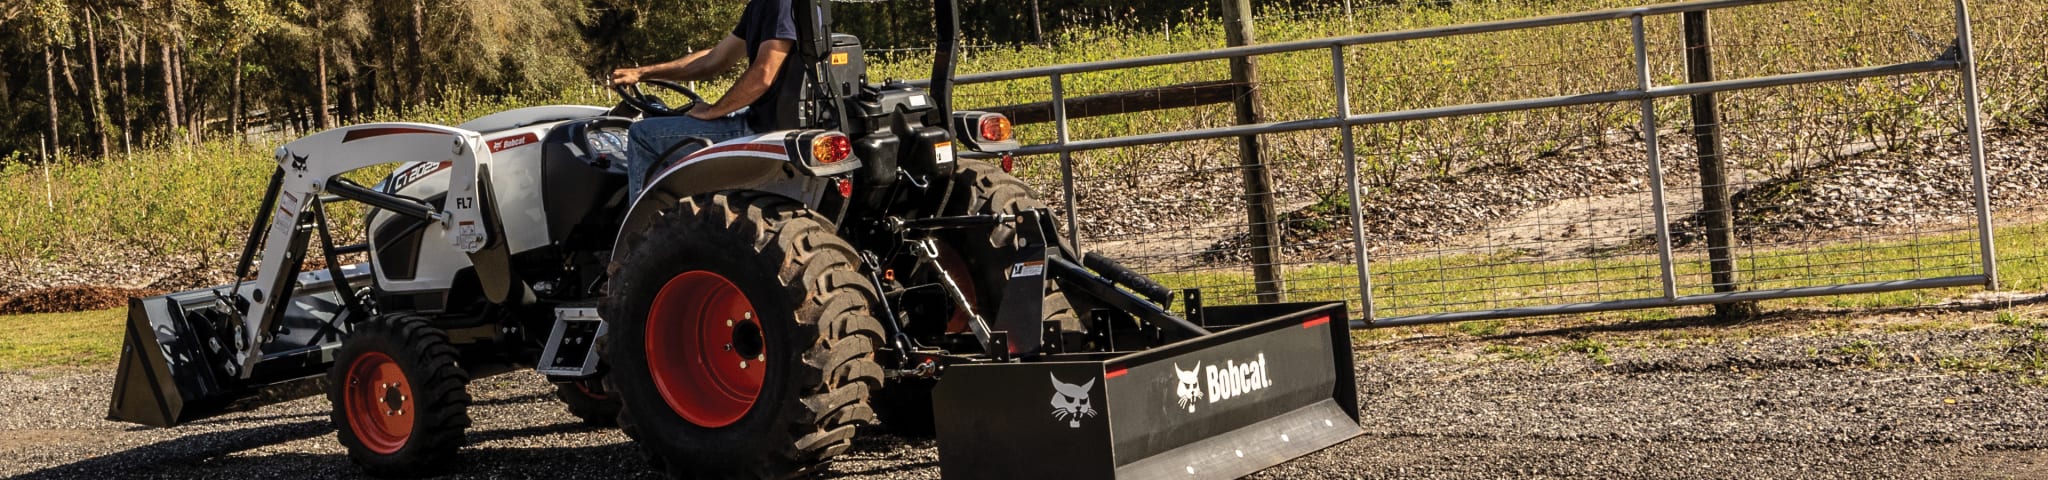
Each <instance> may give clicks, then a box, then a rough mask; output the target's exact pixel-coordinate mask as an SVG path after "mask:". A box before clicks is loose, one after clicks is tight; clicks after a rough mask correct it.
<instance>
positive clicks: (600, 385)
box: [555, 380, 619, 427]
mask: <svg viewBox="0 0 2048 480" xmlns="http://www.w3.org/2000/svg"><path fill="white" fill-rule="evenodd" d="M555 398H556V399H558V400H561V401H562V405H563V409H564V410H568V412H569V414H570V415H575V416H576V418H578V419H582V420H583V424H584V425H589V426H593V427H616V426H618V425H619V399H618V397H615V396H612V395H611V393H610V392H609V391H607V390H605V389H604V382H603V381H601V380H575V381H570V382H563V383H557V384H555Z"/></svg>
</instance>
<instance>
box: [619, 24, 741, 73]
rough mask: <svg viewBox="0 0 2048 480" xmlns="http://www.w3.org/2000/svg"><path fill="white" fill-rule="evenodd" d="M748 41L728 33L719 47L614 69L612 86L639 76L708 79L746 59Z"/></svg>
mask: <svg viewBox="0 0 2048 480" xmlns="http://www.w3.org/2000/svg"><path fill="white" fill-rule="evenodd" d="M746 47H747V44H746V42H745V41H742V40H740V38H739V37H735V36H732V35H726V36H725V39H724V40H720V41H719V42H718V45H717V46H714V47H711V49H710V50H698V51H696V52H694V53H691V54H689V55H684V56H683V58H678V59H675V60H672V61H669V62H667V63H661V64H656V65H648V66H645V67H636V68H621V69H618V70H613V71H612V84H613V85H632V84H635V83H639V82H640V79H643V78H646V79H654V80H668V81H672V82H687V81H691V80H705V79H709V78H711V77H715V76H718V74H720V73H724V72H725V71H726V70H727V69H731V68H732V66H733V64H737V63H739V61H740V59H742V58H746V52H747V48H746Z"/></svg>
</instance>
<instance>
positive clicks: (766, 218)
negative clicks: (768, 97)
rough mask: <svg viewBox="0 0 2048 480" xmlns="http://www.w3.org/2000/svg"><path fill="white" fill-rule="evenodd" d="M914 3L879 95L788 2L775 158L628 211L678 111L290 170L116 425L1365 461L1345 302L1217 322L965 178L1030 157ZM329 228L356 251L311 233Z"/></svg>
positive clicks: (1109, 461) (778, 459)
mask: <svg viewBox="0 0 2048 480" xmlns="http://www.w3.org/2000/svg"><path fill="white" fill-rule="evenodd" d="M933 6H934V8H933V12H934V14H935V17H934V18H935V20H936V22H935V23H936V25H937V27H938V32H937V33H938V35H937V38H939V49H938V52H939V54H938V55H937V60H936V61H935V64H934V69H933V76H932V83H931V86H930V88H929V89H925V88H918V87H914V86H911V85H908V84H906V83H902V82H894V81H889V82H881V83H873V82H870V81H869V79H868V78H867V72H866V69H865V65H864V60H863V57H864V55H863V52H862V48H861V46H860V42H859V40H858V39H856V38H853V37H851V36H848V35H842V34H833V33H830V25H831V8H830V7H831V5H830V3H828V2H824V1H816V0H798V1H797V8H796V9H795V12H794V13H795V17H796V20H797V24H798V25H800V26H803V27H801V28H799V37H800V38H799V40H798V42H797V48H796V49H795V52H794V53H793V55H791V57H792V58H793V60H791V63H790V64H788V67H787V68H794V69H796V70H794V71H795V72H797V75H796V76H797V77H800V78H797V79H795V80H792V81H796V82H799V83H797V84H796V85H799V86H800V87H801V88H785V89H782V90H784V91H783V92H780V93H779V94H783V95H787V96H788V97H787V100H788V101H787V102H785V103H784V104H786V105H792V106H794V107H793V108H792V109H791V110H790V111H787V112H775V113H776V114H778V115H781V116H780V117H778V120H777V128H776V129H773V130H770V131H765V132H761V133H757V134H753V135H749V136H745V137H741V138H736V139H732V140H728V141H724V142H712V141H709V140H702V139H694V140H693V139H686V140H685V141H684V142H682V144H681V145H677V146H676V147H675V148H674V149H672V150H670V151H669V152H668V153H667V154H665V155H664V157H665V158H664V161H663V162H661V163H659V164H657V165H656V166H655V167H654V170H653V171H652V172H651V173H650V175H649V177H648V181H647V185H646V187H645V188H644V189H642V190H641V191H639V192H628V191H626V189H625V181H624V180H625V179H624V176H623V173H624V166H623V164H624V162H625V158H626V157H625V155H624V153H625V152H626V151H627V148H629V146H630V145H632V142H631V141H630V136H631V133H632V127H633V125H635V124H636V122H641V121H646V120H649V119H657V118H661V117H664V116H671V115H678V114H680V113H681V112H685V111H688V109H687V108H670V107H669V106H668V104H666V103H664V102H663V101H662V99H661V98H660V97H658V96H656V95H653V94H650V93H648V92H643V91H641V90H639V88H638V86H634V87H630V88H629V87H620V88H616V90H617V92H618V93H619V95H620V97H621V102H620V104H619V105H616V106H613V107H610V108H605V107H587V106H549V107H534V108H525V109H518V110H512V111H507V112H501V113H498V114H493V115H489V116H486V117H483V118H479V119H476V120H472V121H470V122H467V123H464V124H461V125H457V126H452V127H450V126H440V125H427V124H415V123H384V124H366V125H355V126H349V127H343V128H339V129H335V130H330V131H327V132H321V133H318V134H315V135H311V136H308V137H305V138H302V139H299V140H296V141H293V142H290V143H288V144H286V145H285V146H284V147H283V148H280V149H279V150H278V151H277V154H276V156H275V160H276V161H277V163H278V168H277V170H276V171H275V172H274V173H273V176H272V179H271V182H270V184H269V186H268V188H267V189H266V192H265V193H264V196H263V197H262V202H261V206H260V208H259V210H258V212H257V215H256V219H255V221H254V222H253V224H252V226H251V228H250V230H249V233H248V238H247V243H246V246H245V248H244V250H243V252H242V255H241V258H240V261H239V264H238V268H237V271H236V278H237V279H238V281H236V282H235V283H232V284H228V285H222V286H218V287H213V288H206V289H200V290H193V291H187V292H178V293H173V294H169V295H162V296H156V297H149V298H141V299H135V300H133V301H132V302H131V304H130V309H129V324H128V329H127V332H126V342H125V343H126V345H125V346H124V348H123V350H122V354H121V364H120V371H119V374H118V376H117V380H116V385H115V387H114V391H113V401H112V404H111V406H110V409H109V416H110V417H111V418H114V419H118V420H123V421H129V422H134V423H140V424H144V425H151V426H158V427H174V426H177V425H180V424H185V423H189V422H192V421H194V420H198V419H202V418H207V417H211V416H216V415H221V414H224V413H227V412H233V411H238V410H244V409H248V408H254V407H258V406H262V405H267V404H273V403H277V402H281V401H286V400H291V399H295V398H302V397H305V396H311V395H316V394H322V393H324V394H325V395H326V397H327V399H328V400H329V402H330V403H331V404H332V407H333V417H334V422H335V425H336V427H337V428H336V430H337V439H338V440H339V441H340V442H341V443H342V444H343V445H344V446H346V447H347V449H348V452H349V457H350V459H351V460H352V461H354V462H355V463H357V464H358V465H361V466H362V467H363V468H364V469H365V470H367V471H368V472H370V473H372V474H379V475H417V474H423V473H433V472H436V471H438V470H440V469H443V468H446V467H447V466H448V465H450V464H452V463H453V462H449V461H448V460H449V459H450V457H451V456H453V455H456V454H457V453H458V451H459V449H460V447H461V446H462V444H463V443H465V442H466V440H465V434H466V431H467V429H468V427H469V424H470V418H469V416H468V407H469V402H470V398H469V396H468V393H467V391H466V384H467V382H468V381H470V380H471V379H474V378H480V377H483V376H487V375H493V374H497V373H503V372H509V371H515V370H517V369H527V368H530V369H534V370H536V371H538V372H539V373H540V374H542V375H544V376H545V377H546V378H547V379H548V380H549V381H550V382H553V383H555V384H556V385H557V392H558V397H559V398H560V399H561V400H562V401H563V402H564V403H565V404H566V405H567V408H568V410H569V412H571V413H572V414H575V415H576V416H578V417H579V418H581V419H583V420H584V421H586V422H589V423H592V424H597V425H617V426H618V427H620V428H622V429H623V430H624V431H625V433H626V434H627V435H628V436H630V437H632V438H633V439H634V440H635V443H636V444H638V445H639V446H640V448H641V449H642V450H643V451H645V452H646V453H647V454H648V458H649V459H650V466H651V467H652V468H655V469H658V470H661V471H663V472H665V473H666V474H668V475H670V476H675V477H696V478H788V477H793V476H801V475H805V474H810V473H814V472H817V471H819V468H820V467H822V466H823V465H825V464H826V462H828V461H830V459H831V458H832V457H834V456H836V455H838V454H839V453H841V452H844V451H845V450H846V449H848V448H849V447H850V446H851V445H852V444H853V442H854V441H855V440H854V439H855V437H856V436H857V435H858V434H859V433H860V432H863V431H865V430H859V427H862V426H865V425H869V424H877V423H879V424H880V425H881V426H882V427H884V428H888V429H891V430H894V431H897V432H899V433H904V434H911V435H917V434H936V435H937V436H938V440H939V449H940V454H941V460H940V467H941V470H942V472H943V474H944V475H946V476H949V477H956V478H1020V479H1021V478H1163V477H1167V476H1172V477H1176V478H1180V477H1186V478H1233V477H1237V476H1242V475H1245V474H1249V473H1252V472H1256V471H1258V470H1260V469H1263V468H1266V467H1269V466H1272V465H1276V464H1279V463H1282V462H1285V461H1288V460H1290V459H1293V458H1297V457H1299V456H1302V455H1306V454H1308V453H1311V452H1314V451H1316V450H1319V449H1322V448H1325V447H1328V446H1330V445H1334V444H1336V443H1339V442H1342V441H1345V440H1347V439H1350V438H1352V437H1355V436H1357V435H1358V434H1360V433H1361V431H1362V430H1361V429H1360V427H1359V425H1358V410H1357V409H1358V401H1357V392H1356V382H1355V380H1354V379H1353V378H1352V375H1353V373H1352V358H1351V349H1350V343H1349V336H1348V331H1347V329H1346V326H1347V325H1348V324H1349V322H1348V319H1347V318H1346V316H1345V315H1346V313H1345V312H1346V311H1345V307H1344V305H1343V304H1341V303H1327V304H1269V305H1250V306H1219V307H1204V306H1203V305H1202V304H1201V295H1200V293H1201V292H1200V291H1198V290H1184V291H1179V292H1176V291H1173V290H1171V289H1169V288H1167V287H1165V286H1163V285H1160V284H1158V283H1156V282H1154V281H1152V280H1151V279H1149V278H1147V277H1145V276H1143V275H1140V274H1138V273H1136V272H1134V271H1132V270H1130V269H1128V268H1125V267H1124V266H1122V265H1120V264H1118V263H1117V262H1116V261H1114V260H1112V259H1109V258H1105V257H1102V256H1100V255H1098V254H1094V253H1084V252H1080V251H1077V250H1076V249H1074V248H1072V246H1070V245H1066V244H1065V242H1062V241H1061V240H1060V238H1061V236H1060V235H1059V234H1058V232H1057V231H1056V227H1055V222H1054V221H1053V217H1052V215H1053V213H1052V210H1051V209H1049V208H1047V207H1046V206H1045V205H1044V204H1043V203H1042V202H1040V201H1039V200H1037V199H1035V198H1033V196H1032V194H1031V191H1030V189H1029V188H1028V187H1027V186H1026V184H1025V183H1024V182H1022V181H1021V180H1018V179H1017V178H1015V177H1013V176H1011V175H1010V174H1009V172H1008V171H1007V169H1006V168H1002V167H999V166H998V165H999V164H996V163H990V162H984V161H981V160H976V159H971V158H968V157H976V158H989V157H1002V156H1003V155H1005V153H1004V152H1007V151H1009V150H1012V149H1015V148H1017V146H1018V144H1017V141H1016V140H1015V139H1014V138H1012V132H1011V129H1010V124H1009V120H1008V119H1007V118H1004V117H1003V116H1001V115H997V114H991V113H984V112H974V111H955V110H954V109H953V107H952V102H951V97H952V86H951V78H952V70H953V64H954V58H955V55H954V54H955V52H956V50H957V38H958V6H957V5H956V4H955V3H954V1H953V0H936V1H934V2H933ZM643 83H645V84H647V85H651V86H655V87H659V88H663V89H667V90H672V91H674V92H676V93H680V94H682V95H683V96H684V97H688V98H690V99H692V101H701V100H700V99H698V98H697V96H696V94H695V93H694V92H691V91H690V90H689V89H688V88H686V87H684V86H682V85H676V84H672V83H665V82H643ZM1004 160H1005V161H1003V162H1001V165H1008V164H1010V161H1009V159H1008V158H1004ZM392 164H395V166H390V165H392ZM386 166H389V167H388V168H390V170H389V172H390V173H389V174H388V175H385V176H384V177H383V180H382V181H380V182H377V183H375V184H374V185H367V186H366V185H362V184H358V183H356V182H354V181H351V180H349V177H348V176H344V174H348V173H351V172H357V171H361V170H364V169H371V168H387V167H386ZM357 178H360V177H357ZM345 203H359V204H362V205H364V206H365V207H366V209H367V211H368V213H367V214H366V215H364V220H363V222H362V223H363V224H362V225H360V226H357V225H332V224H330V221H329V220H330V217H331V216H330V215H329V213H328V210H329V208H330V207H337V208H338V206H340V205H342V204H345ZM341 228H350V229H354V228H360V229H361V230H359V231H360V232H361V233H362V235H361V237H362V238H364V239H365V241H363V242H361V243H358V244H353V245H339V244H337V241H336V238H337V235H336V233H335V232H336V231H337V230H338V229H341ZM350 231H357V230H350ZM315 247H317V248H315ZM309 260H318V261H314V262H309ZM351 262H353V263H351ZM306 265H320V267H319V268H303V267H304V266H306ZM1176 297H1178V298H1176ZM1176 300H1177V301H1178V308H1177V311H1176V308H1175V307H1174V305H1175V304H1176Z"/></svg>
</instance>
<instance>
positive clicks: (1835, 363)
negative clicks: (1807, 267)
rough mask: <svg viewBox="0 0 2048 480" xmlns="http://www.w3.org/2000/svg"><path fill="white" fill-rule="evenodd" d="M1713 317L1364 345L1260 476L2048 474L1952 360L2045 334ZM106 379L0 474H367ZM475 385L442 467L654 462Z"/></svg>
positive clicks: (302, 424)
mask: <svg viewBox="0 0 2048 480" xmlns="http://www.w3.org/2000/svg"><path fill="white" fill-rule="evenodd" d="M1787 323H1788V324H1792V323H1791V322H1787ZM1792 325H1804V323H1797V324H1792ZM1593 328H1594V329H1598V328H1599V327H1593ZM1720 328H1721V327H1679V328H1665V329H1661V330H1656V331H1650V332H1619V333H1617V332H1599V331H1571V330H1559V331H1548V332H1536V333H1533V334H1531V333H1523V334H1520V336H1517V335H1516V334H1507V335H1497V336H1495V337H1491V338H1486V339H1473V338H1471V337H1464V336H1455V337H1440V336H1427V335H1415V336H1408V337H1404V338H1399V339H1395V340H1389V341H1381V342H1378V343H1376V344H1369V345H1365V346H1362V347H1360V349H1359V350H1358V351H1357V355H1356V358H1357V369H1358V373H1359V382H1358V383H1359V389H1360V392H1361V397H1362V401H1361V407H1362V408H1361V410H1362V411H1363V414H1364V420H1363V422H1362V424H1363V425H1364V426H1365V428H1366V432H1367V433H1366V435H1365V436H1363V437H1360V438H1358V439H1356V440H1353V441H1351V442H1348V443H1345V444H1341V445H1339V446H1337V447H1334V448H1331V449H1329V450H1326V451H1324V452H1321V453H1317V454H1314V455H1311V456H1309V457H1306V458H1304V459H1301V460H1297V461H1294V462H1290V463H1287V464H1284V465H1281V466H1279V467H1276V468H1273V469H1269V470H1267V471H1265V472H1261V473H1259V474H1257V475H1255V476H1254V477H1255V478H1273V479H1283V478H1288V479H1291V478H1417V477H1420V478H1500V477H1629V478H1872V477H1882V478H1960V477H1981V476H2006V477H2011V478H2043V476H2048V402H2044V401H2043V399H2044V398H2048V395H2044V392H2048V390H2044V387H2042V386H2039V385H2029V384H2026V383H2023V382H2021V381H2019V380H2017V379H2018V378H2019V376H2020V375H2023V374H2024V375H2042V374H2048V372H2040V371H2035V372H2009V371H1998V370H1995V369H1977V370H1973V369H1970V368H1960V367H1959V365H1979V364H1985V365H1988V364H1995V363H1981V362H1997V361H2001V360H2004V361H2016V360H2020V359H2024V358H2027V357H2028V356H2030V355H2043V354H2044V353H2048V351H2044V349H2048V347H2044V345H2042V343H2041V342H2040V341H2039V340H2035V339H2032V337H2031V336H2032V335H2034V334H2035V332H2037V331H2038V330H2031V329H2020V328H2009V327H1998V326H1984V327H1977V328H1961V329H1955V328H1935V329H1922V330H1912V331H1894V330H1907V329H1891V328H1881V329H1869V330H1864V331H1853V332H1818V333H1815V332H1809V331H1806V330H1804V328H1805V327H1801V326H1792V327H1788V328H1790V329H1794V330H1792V331H1791V333H1789V334H1754V333H1745V332H1746V331H1744V330H1742V329H1739V328H1738V329H1734V330H1735V331H1729V330H1721V329H1720ZM1616 330H1620V329H1616ZM1589 342H1591V343H1589ZM1503 345H1505V346H1507V347H1503ZM1532 352H1534V353H1532ZM1589 352H1590V353H1589ZM1596 353H1597V355H1596ZM1968 361H1981V362H1980V363H1968ZM111 382H112V375H111V374H110V373H108V372H79V371H43V372H35V373H23V372H14V373H0V476H8V477H12V476H20V477H21V478H110V477H118V478H128V477H173V478H192V477H215V476H233V477H235V478H337V477H339V478H354V477H357V476H358V473H357V472H356V470H355V469H354V468H353V467H352V466H350V464H349V463H348V461H347V459H346V458H344V456H343V454H342V450H341V447H340V446H339V445H338V444H337V443H336V442H335V440H334V431H333V429H332V428H330V427H329V426H328V421H329V420H328V418H327V412H326V402H325V400H324V399H321V398H309V399H304V400H299V401H295V402H291V403H287V404H282V405H275V406H271V407H266V408H262V409H258V410H255V411H251V412H244V413H239V414H234V415H229V416H226V417H222V418H218V419H212V420H207V421H202V422H200V423H197V424H193V425H188V426H183V427H179V428H177V429H171V430H161V429H152V428H145V427H137V426H132V425H127V424H119V423H112V422H108V421H105V420H101V419H100V418H102V417H103V416H104V415H105V413H106V412H105V401H106V400H105V398H106V395H107V390H108V388H109V386H110V383H111ZM471 391H472V392H473V393H474V394H475V396H476V397H477V399H478V402H479V403H478V406H476V407H475V408H474V409H473V410H472V416H473V417H474V418H475V419H476V427H475V428H474V429H473V430H471V433H470V439H471V443H472V445H471V446H470V447H469V448H468V449H466V450H465V453H464V455H463V457H462V460H461V465H458V466H456V467H455V468H456V470H457V471H458V472H460V473H459V474H457V475H455V476H453V477H452V478H478V479H483V478H490V479H500V478H511V479H518V478H653V475H651V474H648V473H646V472H645V463H644V462H643V461H642V460H641V459H640V457H639V453H638V451H637V450H636V449H635V448H634V447H633V446H632V445H631V444H630V443H629V442H628V440H627V439H626V438H625V437H624V436H623V435H621V434H619V433H618V432H617V431H615V430H604V429H593V428H587V427H584V426H582V425H581V424H580V423H578V421H577V420H576V419H575V418H574V417H571V416H569V415H568V414H566V413H564V412H563V411H562V409H561V406H560V405H559V404H558V403H556V402H555V401H554V399H553V398H552V396H551V395H550V393H549V392H550V387H549V386H548V385H547V384H546V383H544V382H543V381H541V379H540V378H539V376H537V375H535V374H532V373H527V372H522V373H514V374H509V375H504V376H499V377H492V378H488V379H484V380H480V381H477V382H475V383H473V384H472V385H471ZM937 466H938V460H937V451H936V444H935V443H934V442H933V441H932V440H929V439H910V438H902V437H896V436H890V435H886V434H881V433H878V432H867V433H864V434H863V436H862V437H861V439H860V440H858V441H857V442H856V444H855V447H854V449H853V450H852V451H850V452H848V453H847V454H845V455H844V456H842V457H840V459H839V460H838V461H836V462H835V463H834V464H833V466H832V468H831V470H830V471H829V472H828V476H830V477H836V478H863V479H870V478H871V479H902V478H937V476H938V468H937Z"/></svg>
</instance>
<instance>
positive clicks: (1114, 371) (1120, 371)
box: [1102, 365, 1131, 380]
mask: <svg viewBox="0 0 2048 480" xmlns="http://www.w3.org/2000/svg"><path fill="white" fill-rule="evenodd" d="M1130 372H1131V369H1128V368H1124V367H1123V366H1122V365H1118V366H1114V367H1109V371H1108V372H1106V373H1103V374H1102V378H1103V379H1105V380H1106V379H1111V378H1116V377H1121V376H1124V374H1126V373H1130Z"/></svg>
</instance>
